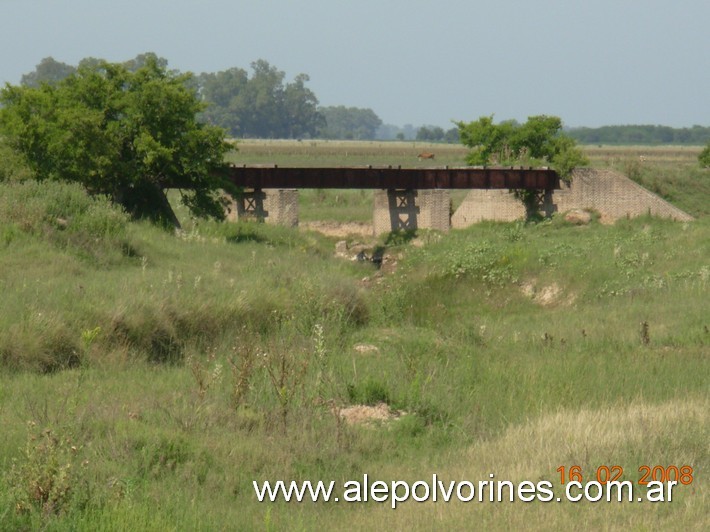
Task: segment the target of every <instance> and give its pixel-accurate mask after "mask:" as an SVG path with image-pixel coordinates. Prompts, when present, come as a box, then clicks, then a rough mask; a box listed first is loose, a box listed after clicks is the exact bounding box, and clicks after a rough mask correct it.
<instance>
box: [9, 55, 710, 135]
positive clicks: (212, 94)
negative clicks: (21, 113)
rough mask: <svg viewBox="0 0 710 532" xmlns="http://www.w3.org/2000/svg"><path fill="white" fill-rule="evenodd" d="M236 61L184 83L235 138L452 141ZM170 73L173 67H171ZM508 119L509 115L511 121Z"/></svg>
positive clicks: (52, 78) (609, 129)
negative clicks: (327, 101)
mask: <svg viewBox="0 0 710 532" xmlns="http://www.w3.org/2000/svg"><path fill="white" fill-rule="evenodd" d="M149 58H152V59H155V60H157V62H158V64H159V65H161V66H162V67H163V68H166V69H167V65H168V61H167V59H164V58H160V57H157V56H156V55H155V54H153V53H145V54H139V55H138V56H136V57H135V58H134V59H131V60H129V61H126V62H125V63H124V64H125V65H126V67H127V68H128V69H129V70H137V69H138V68H140V67H141V66H143V65H144V64H145V62H146V61H147V60H148V59H149ZM98 62H100V60H99V59H96V58H91V57H89V58H85V59H82V60H81V61H80V62H79V65H78V66H77V67H74V66H72V65H68V64H66V63H62V62H60V61H56V60H55V59H53V58H52V57H47V58H45V59H43V60H42V61H41V62H40V63H39V64H38V65H37V66H36V68H35V70H33V71H32V72H29V73H27V74H25V75H23V76H22V78H21V80H20V84H21V85H23V86H27V87H38V86H39V85H40V84H41V83H50V84H52V83H57V82H58V81H60V80H62V79H64V78H66V77H67V76H69V75H71V74H73V73H75V72H76V71H77V68H78V67H81V66H91V65H95V64H97V63H98ZM250 67H251V70H252V71H251V75H250V73H249V72H248V71H247V70H245V69H243V68H238V67H234V68H230V69H227V70H224V71H220V72H216V73H201V74H197V75H190V76H189V77H187V81H186V83H188V85H189V86H190V88H191V89H193V90H195V91H196V92H197V94H198V96H199V98H200V99H201V100H202V101H203V102H205V103H206V104H207V107H206V109H205V110H204V111H202V113H201V114H200V117H199V118H200V119H201V120H203V121H205V122H207V123H209V124H211V125H215V126H219V127H222V128H223V129H225V131H226V132H227V134H228V135H229V136H231V137H234V138H271V139H273V138H285V139H302V138H322V139H333V140H417V141H421V142H447V143H458V142H460V139H459V130H458V128H457V127H451V128H450V129H448V130H444V129H443V128H441V127H439V126H432V125H422V126H419V127H415V126H413V125H411V124H406V125H404V126H402V127H400V126H396V125H392V124H384V123H383V122H382V120H381V119H380V117H379V116H378V115H377V114H376V113H375V112H374V111H373V110H372V109H370V108H358V107H348V106H345V105H338V106H321V105H319V101H318V98H317V96H316V94H315V93H314V92H313V91H312V90H311V89H310V88H308V87H307V83H308V81H310V79H309V77H308V75H307V74H298V75H297V76H296V77H295V78H294V79H293V80H292V81H290V82H287V81H286V75H285V73H284V72H283V71H281V70H279V69H278V68H276V67H275V66H273V65H271V64H269V63H268V61H265V60H263V59H259V60H257V61H254V62H252V63H251V65H250ZM172 72H173V73H177V71H172ZM511 122H513V123H515V121H511ZM565 133H566V134H567V135H569V136H570V137H572V138H573V139H575V140H576V141H577V142H579V143H580V144H610V145H635V144H642V145H662V144H675V145H705V144H707V143H708V142H710V127H704V126H700V125H694V126H693V127H690V128H672V127H669V126H662V125H610V126H602V127H597V128H590V127H576V128H566V129H565Z"/></svg>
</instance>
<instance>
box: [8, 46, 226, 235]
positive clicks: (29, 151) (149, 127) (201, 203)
mask: <svg viewBox="0 0 710 532" xmlns="http://www.w3.org/2000/svg"><path fill="white" fill-rule="evenodd" d="M189 79H190V75H187V74H186V75H178V74H176V73H169V72H167V71H166V69H165V66H162V65H160V64H159V63H158V61H157V59H156V58H155V57H147V58H146V60H145V63H144V64H143V66H141V67H140V68H138V69H137V70H135V72H131V71H130V70H128V69H127V68H126V66H125V65H121V64H112V63H107V62H104V61H101V62H99V63H95V64H93V62H92V64H90V65H83V66H80V67H79V68H78V70H77V71H76V73H74V74H72V75H70V76H68V77H66V78H65V79H63V80H62V81H59V82H58V83H56V84H55V85H49V84H42V85H41V86H39V87H36V88H35V87H20V86H12V85H9V84H8V85H6V87H5V88H4V89H2V91H0V104H2V107H1V108H0V134H2V135H4V136H5V138H6V139H7V142H8V143H9V144H10V145H11V147H12V148H13V149H14V150H15V151H16V152H18V153H20V154H22V155H23V157H24V159H25V161H26V162H27V164H28V166H29V168H30V170H31V171H32V173H33V175H34V176H35V177H36V178H37V179H39V180H45V179H49V180H60V181H73V182H79V183H81V184H83V185H84V186H85V188H86V189H87V190H88V191H89V192H90V193H94V194H106V195H108V196H109V197H110V198H112V199H113V201H115V202H117V203H120V204H121V205H123V207H124V208H125V209H126V210H127V211H128V212H129V213H131V214H132V215H133V216H135V217H138V218H141V217H146V218H149V219H151V220H153V221H156V222H160V223H163V224H173V225H174V224H177V218H176V217H175V214H174V213H173V211H172V208H171V207H170V204H169V203H168V200H167V198H166V195H165V191H166V189H168V188H177V189H181V192H182V194H181V197H182V201H183V203H184V204H185V205H186V206H187V207H188V208H189V209H190V210H191V211H192V212H193V213H194V214H196V215H198V216H212V217H215V218H221V217H223V209H222V205H221V202H220V195H219V193H218V188H219V187H220V186H223V185H224V183H222V182H221V180H220V179H218V178H217V177H214V176H213V175H212V171H213V170H214V169H215V168H217V167H219V166H221V165H222V164H223V157H224V154H225V152H226V150H227V149H228V145H227V144H226V143H225V142H224V131H223V130H222V129H221V128H217V127H212V126H206V125H204V124H201V123H199V122H197V120H196V114H197V113H198V112H199V111H201V110H202V104H201V103H200V102H199V101H198V99H197V96H196V94H195V93H194V91H192V90H190V89H188V87H187V85H186V84H187V83H188V82H189Z"/></svg>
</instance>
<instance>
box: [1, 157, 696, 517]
mask: <svg viewBox="0 0 710 532" xmlns="http://www.w3.org/2000/svg"><path fill="white" fill-rule="evenodd" d="M693 157H695V156H693ZM636 159H638V157H636ZM628 160H630V158H628ZM597 162H599V164H604V163H603V161H601V160H600V161H597ZM614 164H617V163H614ZM618 164H623V163H622V162H619V163H618ZM696 166H697V165H696ZM658 172H659V176H660V175H661V174H662V172H661V171H660V170H659V171H658ZM692 175H695V174H692ZM685 179H686V181H684V183H685V186H687V187H689V188H690V190H689V191H688V192H687V194H688V195H689V196H692V195H693V191H695V195H698V196H700V197H701V198H702V197H705V198H707V195H706V192H705V189H704V188H702V187H704V184H703V183H704V182H703V181H698V180H696V179H694V178H692V177H691V174H688V176H686V177H685ZM674 186H675V185H674ZM0 187H1V188H0V235H2V238H0V294H1V296H2V309H3V312H2V313H0V426H2V427H3V431H2V438H0V463H2V465H3V466H2V468H0V469H1V470H2V473H1V474H0V528H1V529H7V530H23V529H24V530H32V529H48V530H96V529H116V528H124V529H135V530H166V529H190V530H213V529H222V528H238V529H244V530H252V529H261V528H264V529H293V528H297V529H298V528H303V529H312V528H324V529H341V528H343V526H344V523H346V524H347V527H348V529H356V530H357V529H372V528H375V527H382V526H383V525H384V526H386V527H387V528H392V529H406V528H411V529H423V528H424V529H430V528H445V529H461V528H465V527H466V526H470V523H471V522H472V521H475V522H480V523H485V524H486V525H489V526H490V527H491V528H493V529H503V528H505V529H510V528H516V529H517V528H539V529H542V528H545V529H550V528H553V529H556V528H563V527H570V526H577V527H580V526H582V527H600V528H604V527H607V528H608V527H616V528H621V527H628V528H638V529H656V528H675V527H682V528H686V529H693V528H697V529H703V528H704V527H705V526H704V525H706V524H707V515H706V512H705V508H706V507H707V498H708V487H707V479H706V475H704V474H703V471H706V470H707V469H708V467H710V463H709V459H710V457H709V456H708V453H707V431H708V423H709V422H710V420H709V419H708V412H710V408H709V407H710V404H708V402H709V399H708V387H707V378H706V376H707V375H708V372H709V370H710V368H709V367H708V364H709V361H710V358H708V352H709V351H708V350H709V349H710V347H709V346H710V333H709V332H708V328H709V327H710V323H708V318H707V303H706V302H707V300H708V296H709V295H710V294H709V292H710V270H709V269H708V268H709V265H708V261H707V258H708V256H710V249H709V248H708V245H709V243H710V238H709V235H710V226H709V225H708V219H707V216H705V215H703V214H702V213H700V214H699V216H700V219H699V220H698V221H696V222H693V223H689V224H679V223H673V222H666V221H662V220H657V219H652V218H641V219H636V220H624V221H621V222H619V223H617V224H616V225H614V226H603V225H599V224H597V223H592V224H591V225H589V226H585V227H575V226H571V225H569V224H567V223H565V222H564V221H563V220H562V219H557V218H553V219H552V220H550V221H547V222H543V223H539V224H535V225H524V224H493V223H484V224H479V225H477V226H474V227H471V228H469V229H467V230H464V231H453V232H452V233H450V234H448V235H435V234H433V235H430V236H429V237H428V238H421V235H420V238H419V239H412V238H392V239H389V240H388V241H387V242H378V243H377V244H379V245H382V246H385V247H387V253H388V254H389V255H390V256H391V257H394V258H396V267H395V268H393V269H389V270H386V271H384V270H382V271H378V270H377V269H376V267H375V266H374V265H373V264H371V263H369V262H363V263H359V262H357V261H348V260H342V259H336V258H334V257H333V250H334V240H332V239H328V238H325V237H323V236H320V235H318V234H315V233H310V232H307V231H298V230H292V229H286V228H280V227H272V226H268V225H260V224H250V223H241V224H218V223H215V222H209V221H203V220H199V221H191V220H187V218H184V219H183V222H184V223H183V227H184V230H183V232H181V233H178V234H177V235H172V234H169V233H166V232H164V231H161V230H158V229H156V228H155V227H153V226H152V225H150V224H146V223H141V222H134V221H130V220H129V219H128V218H127V216H126V215H125V213H123V212H122V211H121V210H120V209H117V208H116V207H115V206H114V205H112V204H111V203H109V202H108V201H105V200H103V199H101V198H100V197H93V198H91V197H88V196H86V195H85V193H84V192H83V191H82V189H81V187H79V186H78V185H67V184H62V183H50V182H44V183H36V182H27V183H16V182H12V183H3V184H2V185H0ZM693 187H699V188H693ZM332 199H333V198H326V200H327V201H331V200H332ZM326 200H324V201H326ZM318 201H319V199H318V197H317V195H316V194H315V193H314V194H313V197H312V198H310V199H309V201H307V202H305V204H304V205H302V209H306V208H311V207H312V206H316V207H317V206H318ZM685 201H687V198H686V197H685V196H683V197H682V198H681V202H685ZM353 205H354V207H353V208H355V207H356V206H358V205H359V206H361V208H362V209H365V210H367V209H369V208H370V206H369V205H368V204H367V202H361V203H360V202H358V201H353ZM176 212H177V213H178V215H180V216H186V215H187V212H186V211H185V210H181V209H176ZM412 236H413V235H412ZM644 324H645V325H644ZM382 403H384V404H386V405H387V407H388V408H389V409H391V410H392V411H396V412H397V413H399V417H398V418H395V419H392V420H390V421H382V422H373V423H370V424H364V425H358V424H351V423H349V422H348V421H346V420H345V418H344V417H343V416H342V412H343V411H344V409H345V408H346V407H350V406H356V405H368V406H375V405H378V404H382ZM605 464H609V465H612V464H620V465H622V466H623V467H624V471H625V473H624V478H625V479H628V480H631V481H633V482H637V481H638V477H639V475H638V468H639V467H640V466H641V465H644V464H645V465H650V466H653V465H657V464H658V465H664V466H667V465H677V466H683V465H691V466H692V467H693V468H694V469H695V471H696V472H697V475H696V476H695V480H694V482H693V483H692V485H690V486H680V487H679V488H678V489H677V490H676V491H674V500H673V502H672V503H670V504H656V505H646V506H644V504H618V505H616V504H585V503H577V504H574V505H573V504H566V503H561V504H554V505H541V504H536V503H530V504H526V505H521V504H517V503H516V504H508V503H497V504H490V503H481V504H471V503H469V504H459V503H449V504H443V503H437V504H418V503H415V502H410V503H406V504H403V505H401V507H400V508H399V509H398V510H397V511H392V510H390V509H389V507H387V508H386V507H384V506H383V505H380V504H377V503H372V502H370V503H362V504H354V505H347V504H343V503H340V504H336V503H331V504H311V503H310V502H309V503H302V504H296V503H291V504H286V503H275V504H259V503H257V502H256V498H255V496H254V491H253V488H252V481H253V480H257V481H259V482H263V481H264V480H279V479H283V480H291V479H295V480H306V479H309V480H324V481H328V480H331V479H332V480H336V481H337V482H341V483H342V482H344V481H346V480H349V479H358V478H359V479H361V478H362V475H363V474H365V473H367V474H368V475H369V476H370V478H372V479H374V478H377V479H381V480H393V479H403V480H408V481H410V482H411V481H415V480H421V479H426V478H427V477H428V478H431V475H432V474H433V473H437V475H438V476H439V478H442V479H444V480H459V479H468V480H471V481H478V480H485V479H488V478H489V476H488V475H489V474H491V473H494V474H495V475H496V478H499V479H502V478H505V479H510V480H513V481H516V482H518V481H521V480H526V479H527V480H529V479H534V480H537V479H547V480H550V481H551V482H553V483H554V484H555V485H556V486H557V488H559V476H558V473H557V471H556V470H557V468H558V467H560V466H562V465H564V466H567V467H569V466H571V465H579V466H580V467H581V468H582V469H583V470H584V471H585V472H587V471H590V472H591V471H594V470H596V468H597V467H599V466H600V465H605Z"/></svg>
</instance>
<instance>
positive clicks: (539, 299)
mask: <svg viewBox="0 0 710 532" xmlns="http://www.w3.org/2000/svg"><path fill="white" fill-rule="evenodd" d="M520 291H521V292H522V293H523V295H524V296H526V297H529V298H530V299H532V300H533V302H535V303H537V304H538V305H540V306H543V307H549V306H551V305H555V304H558V303H559V304H564V305H571V304H572V303H574V301H575V299H576V297H575V295H574V294H568V295H567V297H565V293H564V291H563V290H562V287H561V286H560V285H558V284H557V283H551V284H548V285H545V286H537V281H535V280H532V281H527V282H525V283H523V284H522V285H521V287H520Z"/></svg>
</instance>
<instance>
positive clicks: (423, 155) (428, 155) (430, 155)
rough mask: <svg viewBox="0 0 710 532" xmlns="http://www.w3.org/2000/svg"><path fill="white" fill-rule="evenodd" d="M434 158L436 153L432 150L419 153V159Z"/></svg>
mask: <svg viewBox="0 0 710 532" xmlns="http://www.w3.org/2000/svg"><path fill="white" fill-rule="evenodd" d="M433 158H434V154H433V153H431V152H428V151H423V152H422V153H420V154H419V155H417V159H419V160H420V161H421V160H422V159H433Z"/></svg>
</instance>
